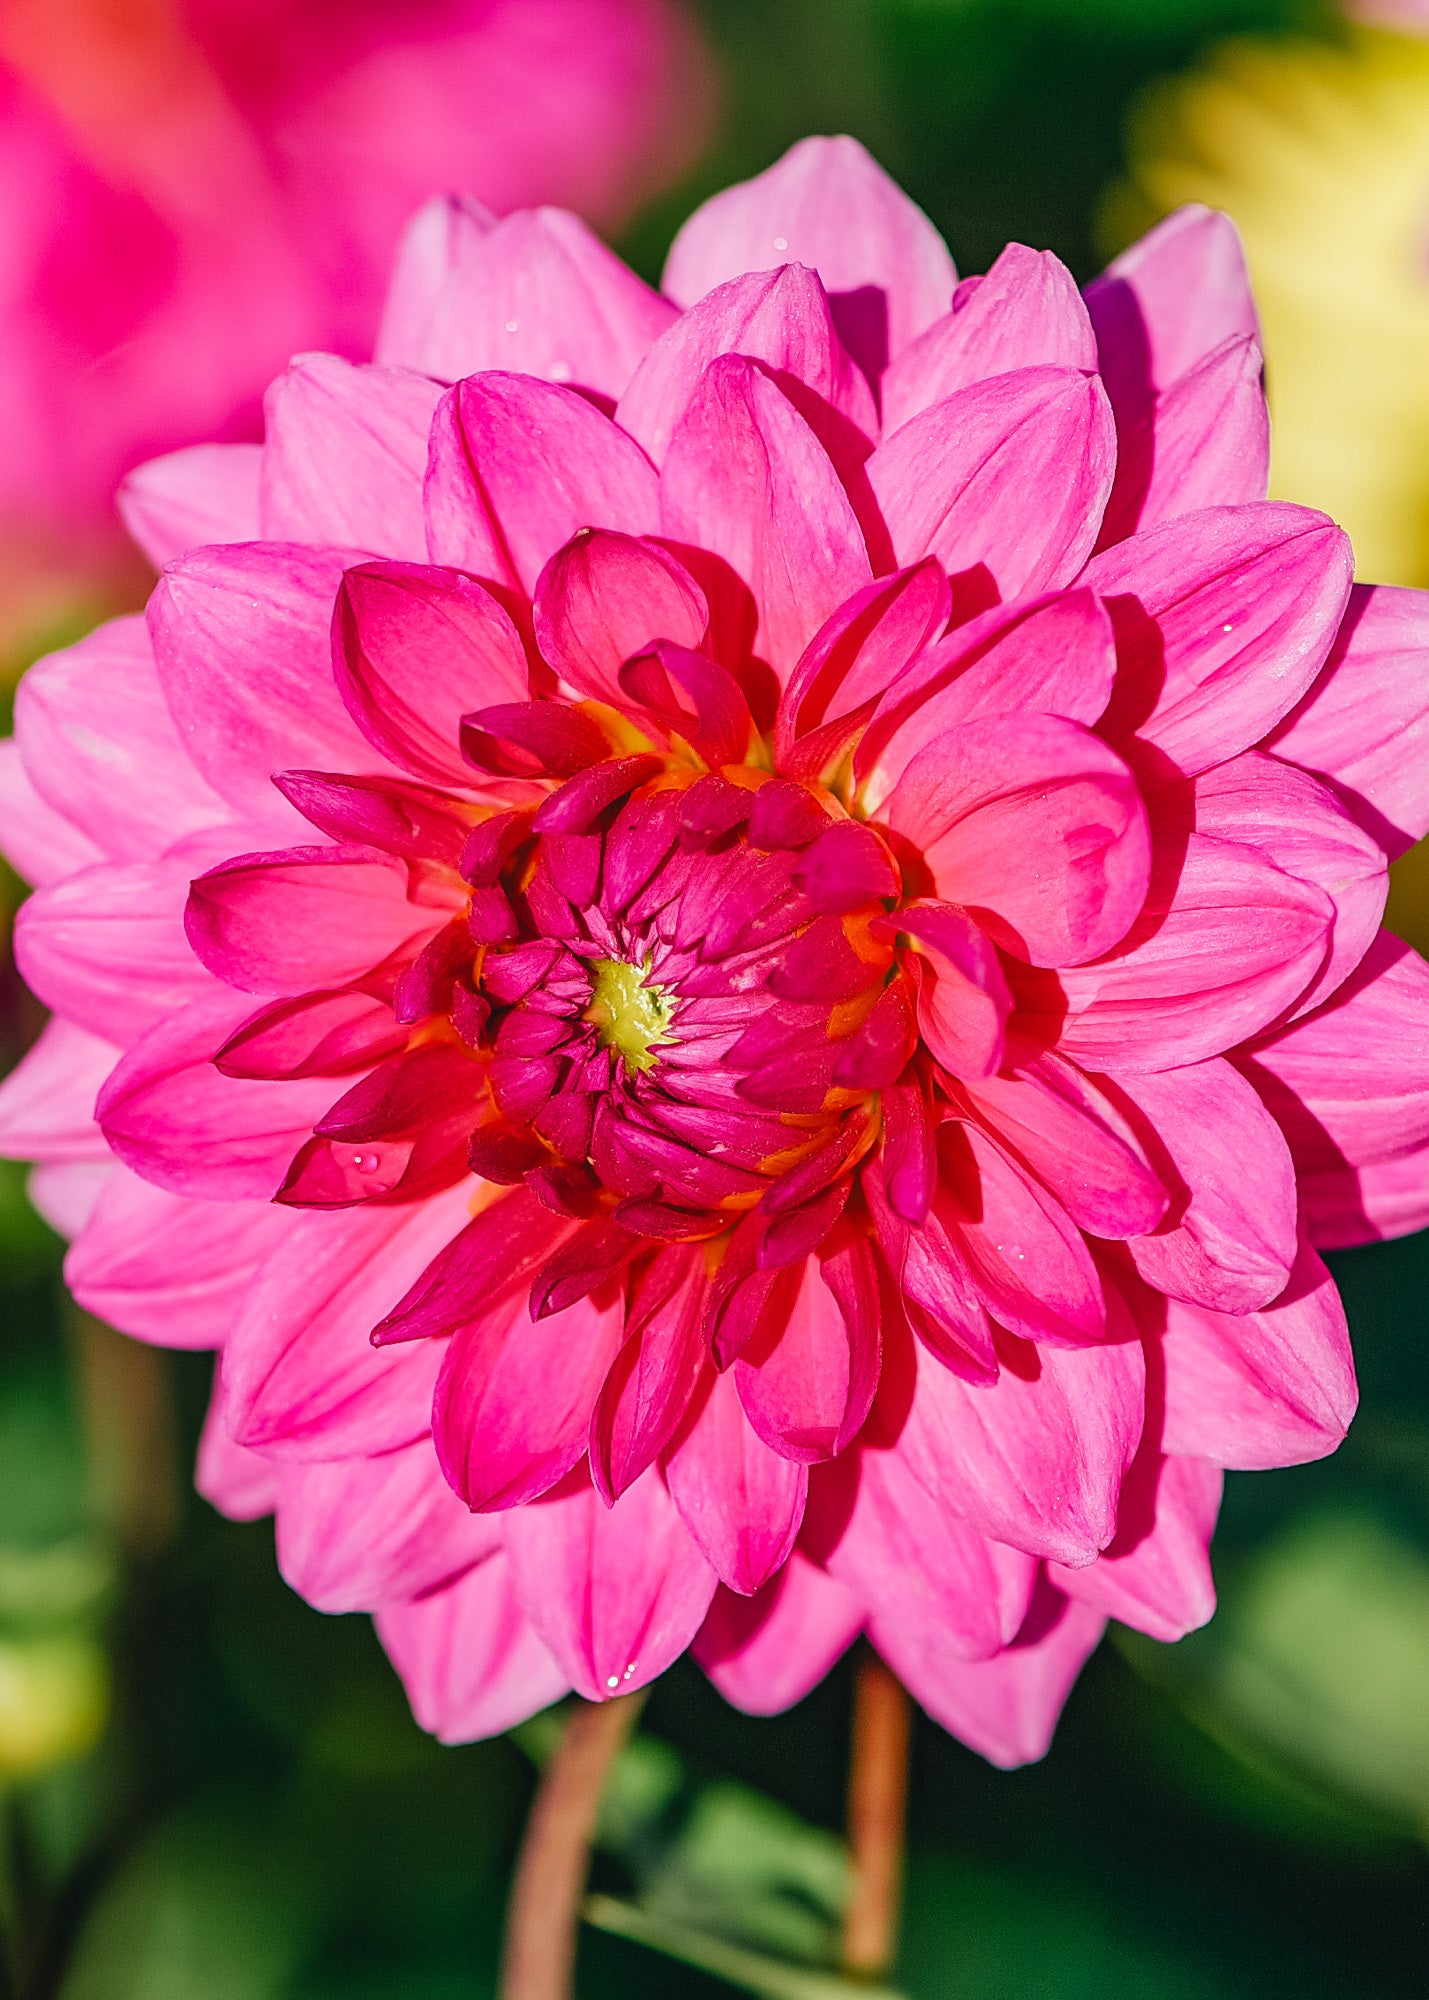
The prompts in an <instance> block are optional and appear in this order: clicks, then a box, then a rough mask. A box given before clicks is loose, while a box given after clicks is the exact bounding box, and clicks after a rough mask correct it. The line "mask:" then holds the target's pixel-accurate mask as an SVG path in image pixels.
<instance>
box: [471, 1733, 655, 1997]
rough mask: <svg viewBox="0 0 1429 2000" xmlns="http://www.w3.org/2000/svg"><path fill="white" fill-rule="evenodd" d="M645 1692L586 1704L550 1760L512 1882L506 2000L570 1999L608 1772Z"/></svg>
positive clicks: (503, 1981)
mask: <svg viewBox="0 0 1429 2000" xmlns="http://www.w3.org/2000/svg"><path fill="white" fill-rule="evenodd" d="M644 1701H645V1697H644V1695H643V1694H627V1695H618V1696H617V1697H616V1698H615V1700H614V1701H603V1702H581V1703H580V1705H579V1706H578V1707H577V1709H576V1710H575V1713H574V1714H573V1715H572V1716H571V1719H570V1721H569V1722H568V1723H567V1725H566V1733H565V1735H564V1736H563V1737H562V1738H561V1743H560V1747H559V1749H558V1750H557V1751H556V1753H555V1755H554V1756H553V1757H552V1759H551V1761H550V1763H549V1764H548V1765H547V1766H546V1769H545V1773H544V1775H543V1776H542V1779H541V1783H540V1787H539V1789H538V1790H537V1793H536V1797H535V1801H534V1803H533V1804H532V1807H531V1817H530V1819H529V1820H528V1821H527V1822H526V1837H525V1839H524V1841H523V1842H522V1844H521V1853H520V1855H519V1857H518V1859H517V1863H516V1875H515V1879H514V1880H513V1882H512V1884H511V1900H510V1903H509V1904H508V1905H507V1911H506V1944H505V1949H504V1951H503V1954H502V1963H501V2000H572V1995H573V1994H574V1991H575V1985H574V1979H575V1963H576V1926H577V1923H578V1921H579V1913H580V1903H581V1897H582V1895H583V1894H584V1892H585V1881H586V1872H587V1870H588V1868H589V1866H590V1843H591V1835H592V1833H593V1831H594V1829H595V1817H596V1812H597V1810H598V1809H599V1806H600V1795H601V1792H602V1790H603V1788H604V1785H605V1779H606V1773H607V1772H608V1771H609V1769H610V1767H611V1765H612V1764H613V1763H614V1762H615V1760H616V1758H617V1757H618V1756H619V1755H620V1752H621V1749H622V1747H623V1746H624V1743H625V1741H626V1738H627V1737H628V1736H629V1734H630V1732H631V1730H632V1729H633V1728H634V1727H635V1721H636V1718H637V1716H638V1715H639V1713H640V1710H641V1708H642V1707H643V1705H644Z"/></svg>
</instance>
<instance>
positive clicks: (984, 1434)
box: [897, 1341, 1146, 1563]
mask: <svg viewBox="0 0 1429 2000" xmlns="http://www.w3.org/2000/svg"><path fill="white" fill-rule="evenodd" d="M915 1348H916V1369H917V1376H916V1386H915V1388H914V1391H913V1398H912V1404H911V1407H910V1409H909V1413H908V1418H907V1422H906V1423H905V1424H904V1426H903V1429H902V1431H901V1433H900V1435H899V1438H898V1443H897V1451H898V1453H899V1456H900V1457H901V1458H903V1459H904V1461H905V1462H906V1463H907V1465H908V1467H909V1469H910V1470H911V1471H912V1472H913V1474H914V1475H915V1477H916V1478H918V1479H919V1480H921V1481H922V1483H923V1485H925V1486H926V1487H927V1489H928V1491H929V1492H930V1493H931V1494H932V1495H933V1497H934V1499H936V1500H939V1501H940V1502H941V1503H942V1504H943V1506H944V1507H945V1508H947V1509H948V1510H949V1512H951V1513H955V1514H957V1515H958V1516H960V1518H961V1519H963V1520H964V1521H966V1522H968V1523H969V1524H970V1525H971V1526H972V1527H974V1528H976V1529H977V1530H978V1532H979V1533H980V1534H984V1535H986V1536H988V1537H989V1538H990V1539H992V1540H993V1541H1000V1542H1006V1543H1008V1544H1009V1546H1011V1547H1013V1548H1018V1549H1025V1550H1026V1552H1027V1553H1028V1554H1029V1555H1037V1556H1052V1557H1055V1558H1056V1559H1057V1560H1059V1561H1062V1562H1071V1563H1085V1562H1090V1561H1091V1560H1092V1558H1093V1557H1094V1556H1095V1555H1096V1554H1097V1553H1098V1551H1099V1550H1101V1549H1103V1548H1105V1547H1106V1545H1107V1543H1108V1542H1109V1541H1110V1540H1111V1538H1112V1536H1113V1535H1114V1534H1115V1533H1116V1508H1117V1496H1118V1494H1119V1493H1120V1491H1121V1482H1122V1477H1123V1475H1124V1474H1125V1472H1126V1469H1127V1467H1128V1466H1129V1465H1130V1464H1131V1461H1132V1459H1133V1458H1134V1457H1135V1455H1136V1448H1137V1445H1138V1444H1139V1442H1140V1440H1141V1427H1142V1421H1143V1417H1144V1413H1145V1381H1146V1377H1145V1368H1144V1365H1143V1361H1142V1355H1141V1349H1140V1348H1139V1346H1138V1345H1137V1344H1136V1342H1135V1341H1116V1342H1111V1343H1107V1344H1105V1345H1098V1346H1089V1347H1077V1348H1059V1347H1050V1346H1049V1347H1043V1348H1039V1349H1038V1350H1036V1357H1035V1360H1033V1359H1032V1350H1031V1349H1030V1348H1027V1347H1023V1348H1021V1349H1019V1350H1018V1352H1017V1357H1016V1360H1015V1364H1014V1365H1015V1367H1016V1368H1019V1369H1021V1370H1023V1373H1020V1374H1019V1373H1015V1372H1014V1367H1013V1366H1007V1365H1004V1367H1003V1369H1002V1372H1001V1374H1000V1375H999V1376H998V1379H997V1381H996V1382H994V1383H990V1384H987V1385H981V1384H979V1385H977V1386H972V1385H970V1384H968V1383H966V1382H964V1381H962V1380H960V1378H959V1377H958V1376H956V1375H954V1374H953V1373H952V1371H951V1370H950V1369H948V1368H945V1367H944V1366H943V1364H942V1363H941V1362H940V1361H937V1360H935V1359H934V1358H933V1356H932V1355H930V1354H929V1353H928V1352H927V1351H926V1350H925V1349H924V1347H923V1346H922V1343H921V1342H918V1343H915ZM1034 1369H1035V1371H1036V1373H1035V1376H1034V1375H1033V1372H1032V1371H1033V1370H1034Z"/></svg>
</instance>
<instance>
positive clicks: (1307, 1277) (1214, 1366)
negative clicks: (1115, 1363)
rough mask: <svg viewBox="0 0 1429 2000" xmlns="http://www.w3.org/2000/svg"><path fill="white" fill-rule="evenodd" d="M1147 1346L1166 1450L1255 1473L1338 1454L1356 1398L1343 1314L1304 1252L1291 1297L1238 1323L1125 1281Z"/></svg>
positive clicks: (1326, 1278) (1317, 1265)
mask: <svg viewBox="0 0 1429 2000" xmlns="http://www.w3.org/2000/svg"><path fill="white" fill-rule="evenodd" d="M1123 1289H1124V1290H1125V1292H1126V1296H1127V1298H1128V1300H1129V1302H1130V1304H1131V1306H1132V1309H1133V1311H1134V1312H1135V1314H1136V1316H1137V1318H1138V1320H1139V1322H1140V1323H1141V1325H1142V1327H1143V1330H1144V1331H1145V1332H1146V1334H1147V1337H1148V1345H1149V1346H1150V1345H1153V1344H1154V1341H1155V1336H1156V1331H1157V1329H1158V1328H1163V1329H1164V1331H1162V1332H1161V1334H1160V1347H1161V1357H1162V1366H1163V1367H1164V1371H1165V1400H1166V1415H1165V1426H1164V1431H1163V1436H1162V1446H1163V1449H1164V1450H1165V1451H1166V1452H1167V1453H1168V1454H1170V1455H1172V1456H1177V1457H1180V1456H1185V1457H1190V1458H1205V1459H1209V1460H1210V1461H1211V1463H1212V1464H1213V1465H1224V1466H1227V1467H1234V1468H1237V1469H1239V1470H1242V1471H1250V1472H1258V1471H1263V1470H1265V1469H1267V1468H1269V1467H1271V1466H1276V1465H1303V1464H1305V1463H1306V1462H1307V1461H1309V1460H1311V1459H1316V1458H1325V1457H1327V1456H1328V1455H1329V1453H1330V1452H1332V1451H1334V1450H1335V1448H1336V1446H1337V1445H1338V1444H1339V1443H1340V1441H1341V1440H1342V1438H1343V1437H1344V1435H1345V1432H1346V1431H1347V1430H1348V1428H1349V1424H1350V1419H1351V1417H1353V1415H1354V1413H1355V1403H1356V1398H1357V1391H1356V1387H1355V1370H1354V1360H1353V1357H1352V1356H1351V1353H1350V1340H1349V1332H1348V1330H1347V1328H1346V1326H1345V1310H1344V1307H1343V1306H1342V1305H1341V1303H1340V1295H1339V1293H1338V1292H1337V1291H1336V1290H1335V1283H1334V1280H1333V1279H1332V1278H1331V1276H1330V1274H1329V1272H1328V1271H1327V1270H1326V1269H1325V1267H1324V1265H1323V1264H1322V1263H1321V1262H1320V1259H1319V1258H1318V1257H1317V1256H1316V1254H1315V1252H1314V1251H1313V1250H1312V1249H1310V1247H1309V1246H1308V1244H1307V1245H1306V1246H1305V1248H1304V1249H1303V1250H1302V1251H1301V1254H1300V1259H1299V1262H1298V1263H1297V1264H1296V1267H1295V1270H1294V1272H1293V1273H1292V1275H1291V1279H1290V1283H1289V1284H1288V1285H1287V1286H1286V1288H1285V1291H1284V1292H1283V1293H1282V1294H1281V1296H1280V1297H1279V1298H1278V1299H1277V1300H1276V1301H1275V1303H1274V1305H1271V1306H1267V1307H1266V1308H1265V1309H1264V1311H1261V1312H1254V1313H1246V1314H1244V1315H1243V1316H1237V1315H1233V1314H1230V1313H1217V1312H1210V1311H1208V1310H1207V1308H1205V1307H1204V1306H1191V1305H1185V1304H1183V1303H1182V1302H1181V1301H1180V1300H1178V1299H1161V1298H1158V1297H1157V1296H1156V1295H1155V1294H1153V1293H1150V1292H1147V1291H1146V1290H1145V1289H1144V1288H1143V1287H1141V1286H1137V1285H1134V1284H1133V1283H1132V1282H1131V1281H1130V1280H1129V1279H1127V1280H1124V1281H1123Z"/></svg>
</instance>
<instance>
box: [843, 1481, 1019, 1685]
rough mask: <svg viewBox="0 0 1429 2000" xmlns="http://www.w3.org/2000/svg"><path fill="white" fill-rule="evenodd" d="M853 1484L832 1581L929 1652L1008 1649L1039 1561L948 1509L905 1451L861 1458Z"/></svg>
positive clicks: (978, 1654)
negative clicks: (905, 1458)
mask: <svg viewBox="0 0 1429 2000" xmlns="http://www.w3.org/2000/svg"><path fill="white" fill-rule="evenodd" d="M842 1473H843V1462H842V1461H839V1462H838V1469H837V1473H836V1474H835V1478H836V1479H837V1478H838V1476H839V1475H840V1474H842ZM853 1476H854V1477H855V1478H856V1480H857V1490H856V1493H855V1496H854V1499H853V1505H852V1510H851V1512H850V1513H849V1516H848V1519H847V1522H846V1524H845V1525H844V1526H843V1530H842V1533H841V1534H840V1535H839V1537H838V1540H837V1541H836V1542H835V1543H834V1545H833V1546H832V1547H831V1548H830V1549H829V1550H828V1552H827V1553H826V1554H824V1556H823V1560H824V1564H825V1567H826V1568H827V1569H828V1571H829V1574H830V1575H831V1576H834V1577H837V1579H838V1580H839V1582H840V1583H842V1584H844V1585H846V1586H847V1588H848V1589H849V1590H850V1591H851V1592H852V1593H853V1595H854V1597H855V1598H857V1600H858V1601H859V1603H860V1604H862V1605H864V1606H865V1607H866V1609H867V1611H868V1612H869V1614H870V1616H871V1617H872V1618H873V1619H874V1620H875V1621H876V1622H877V1623H878V1624H879V1625H880V1626H881V1627H896V1628H897V1629H898V1630H899V1631H900V1632H901V1633H904V1634H906V1635H907V1637H908V1638H909V1639H910V1640H911V1641H912V1642H913V1643H915V1644H919V1645H926V1646H927V1647H929V1649H930V1650H931V1649H935V1648H937V1647H940V1646H943V1647H946V1648H947V1650H948V1652H949V1653H951V1654H953V1655H954V1656H955V1657H956V1658H958V1659H960V1660H985V1659H988V1658H990V1657H991V1655H992V1654H994V1653H996V1652H999V1651H1000V1650H1001V1649H1002V1647H1004V1646H1006V1645H1009V1644H1010V1643H1011V1642H1012V1640H1013V1639H1015V1638H1016V1636H1017V1634H1018V1631H1019V1630H1020V1629H1021V1625H1022V1621H1023V1619H1024V1618H1025V1617H1026V1615H1027V1608H1028V1605H1029V1604H1030V1603H1031V1601H1032V1592H1033V1588H1034V1586H1035V1585H1036V1582H1037V1570H1038V1564H1037V1561H1036V1558H1035V1557H1033V1556H1029V1555H1025V1554H1024V1553H1023V1552H1022V1550H1020V1549H1013V1548H1008V1547H1006V1546H1004V1545H1003V1544H1001V1543H998V1542H992V1541H988V1540H987V1539H986V1538H985V1537H984V1536H982V1535H980V1534H978V1533H977V1531H976V1530H975V1529H973V1528H970V1527H969V1526H968V1525H967V1523H966V1522H965V1521H962V1520H959V1519H958V1517H957V1516H956V1515H955V1514H952V1513H951V1512H950V1511H949V1510H948V1509H946V1508H944V1507H942V1506H940V1505H939V1503H938V1502H937V1500H935V1499H934V1498H933V1496H932V1494H931V1493H929V1492H928V1490H927V1488H926V1487H924V1486H923V1485H921V1484H920V1482H919V1481H918V1480H916V1479H915V1478H914V1477H913V1475H912V1473H911V1472H910V1471H909V1470H908V1468H907V1466H906V1465H905V1464H904V1463H903V1461H902V1460H901V1459H900V1457H899V1456H898V1454H897V1452H894V1451H872V1450H869V1451H864V1452H861V1453H860V1454H859V1455H858V1463H857V1467H856V1470H855V1472H854V1475H853Z"/></svg>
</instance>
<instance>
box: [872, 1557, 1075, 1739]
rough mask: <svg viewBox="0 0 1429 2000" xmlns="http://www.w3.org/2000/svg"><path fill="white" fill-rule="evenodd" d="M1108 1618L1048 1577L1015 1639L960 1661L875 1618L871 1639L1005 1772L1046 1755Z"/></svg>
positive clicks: (923, 1702)
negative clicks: (998, 1650)
mask: <svg viewBox="0 0 1429 2000" xmlns="http://www.w3.org/2000/svg"><path fill="white" fill-rule="evenodd" d="M1105 1626H1106V1619H1105V1618H1104V1617H1103V1616H1102V1614H1101V1613H1100V1612H1099V1611H1095V1610H1093V1609H1092V1607H1091V1606H1090V1605H1086V1604H1078V1603H1076V1602H1074V1601H1073V1600H1072V1599H1070V1598H1068V1597H1064V1596H1063V1595H1062V1593H1061V1592H1060V1591H1058V1590H1055V1589H1054V1588H1053V1587H1052V1585H1051V1584H1049V1583H1047V1582H1045V1581H1044V1582H1043V1584H1042V1586H1041V1589H1040V1590H1039V1592H1038V1595H1037V1597H1036V1598H1035V1599H1034V1601H1033V1605H1032V1609H1031V1611H1029V1613H1028V1614H1027V1623H1026V1626H1025V1627H1024V1629H1023V1631H1022V1633H1020V1634H1019V1636H1018V1640H1017V1642H1016V1644H1014V1645H1012V1646H1009V1647H1007V1648H1005V1649H1004V1651H1002V1652H1001V1653H996V1654H994V1656H993V1657H992V1658H991V1659H990V1660H959V1659H956V1658H954V1657H953V1656H952V1655H951V1654H949V1653H948V1652H947V1651H946V1650H945V1649H944V1648H942V1647H940V1646H936V1645H932V1646H929V1645H919V1644H918V1641H917V1639H916V1638H912V1637H910V1635H906V1634H905V1633H904V1632H903V1631H902V1630H901V1629H900V1628H899V1627H898V1626H897V1625H893V1624H890V1623H885V1622H884V1621H882V1620H878V1619H875V1620H874V1621H873V1623H872V1624H871V1625H870V1627H869V1637H870V1638H871V1639H872V1641H873V1643H874V1645H875V1646H876V1647H877V1649H878V1651H879V1652H880V1653H881V1654H882V1655H883V1657H884V1659H885V1660H887V1662H888V1664H889V1666H890V1667H892V1669H893V1671H894V1673H896V1674H897V1676H898V1678H899V1679H900V1680H901V1681H902V1682H903V1685H904V1686H905V1687H906V1688H907V1689H908V1692H909V1693H910V1694H911V1695H912V1696H913V1698H914V1700H915V1701H916V1702H918V1703H919V1705H920V1706H921V1707H923V1708H925V1709H926V1710H927V1711H928V1713H929V1715H931V1716H932V1718H933V1720H934V1721H935V1722H940V1723H941V1724H942V1725H943V1727H944V1729H946V1730H949V1731H950V1732H951V1733H952V1734H953V1735H954V1736H956V1737H957V1738H958V1740H959V1741H960V1742H963V1743H966V1744H967V1745H968V1746H969V1748H970V1749H973V1750H976V1751H978V1752H979V1754H980V1755H982V1756H984V1757H986V1758H987V1760H988V1761H989V1763H992V1764H996V1765H998V1766H999V1767H1000V1768H1001V1769H1002V1770H1012V1769H1014V1768H1015V1767H1016V1766H1017V1765H1019V1764H1034V1763H1036V1762H1037V1760H1038V1758H1040V1757H1045V1756H1046V1754H1047V1751H1048V1749H1049V1747H1050V1745H1051V1742H1052V1732H1053V1731H1054V1730H1055V1728H1056V1727H1057V1718H1058V1717H1059V1716H1060V1715H1061V1713H1062V1708H1063V1705H1064V1703H1065V1702H1066V1699H1067V1696H1068V1695H1069V1694H1070V1693H1071V1691H1072V1684H1073V1682H1074V1681H1075V1680H1076V1678H1077V1675H1078V1674H1079V1673H1080V1672H1081V1670H1082V1668H1083V1666H1084V1665H1085V1663H1086V1661H1087V1659H1088V1657H1089V1656H1090V1655H1091V1653H1092V1652H1093V1651H1094V1650H1095V1649H1096V1645H1097V1642H1098V1640H1099V1639H1100V1638H1101V1635H1102V1632H1103V1630H1104V1629H1105Z"/></svg>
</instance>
